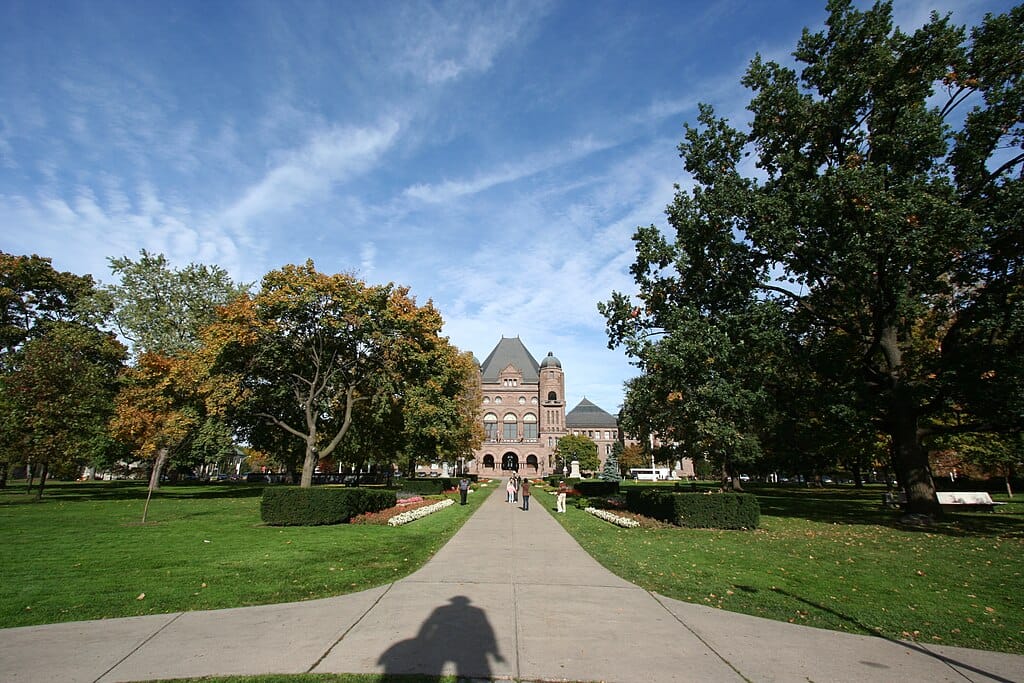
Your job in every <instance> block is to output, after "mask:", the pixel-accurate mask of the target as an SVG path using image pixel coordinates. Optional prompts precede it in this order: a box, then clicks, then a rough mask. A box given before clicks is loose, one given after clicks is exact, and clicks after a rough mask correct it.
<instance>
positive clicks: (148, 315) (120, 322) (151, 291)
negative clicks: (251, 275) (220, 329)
mask: <svg viewBox="0 0 1024 683" xmlns="http://www.w3.org/2000/svg"><path fill="white" fill-rule="evenodd" d="M109 261H110V270H111V272H112V273H113V274H114V275H115V276H117V277H118V278H120V284H116V285H108V286H106V287H104V288H103V290H102V293H103V296H102V298H101V301H103V302H104V303H105V305H106V306H107V307H108V308H109V310H110V313H111V316H112V317H113V319H114V322H115V324H116V325H117V327H118V330H119V331H120V332H121V334H122V336H124V338H125V339H128V340H129V341H131V343H132V348H133V351H134V352H135V354H136V355H139V354H142V353H159V354H163V355H176V354H179V353H181V352H183V351H187V350H191V349H194V348H195V347H196V346H197V344H198V343H199V331H200V330H201V329H202V328H203V327H205V326H206V325H209V324H210V323H212V322H213V321H214V319H215V318H216V315H217V307H218V306H223V305H224V304H226V303H227V302H229V301H231V300H232V299H234V298H235V297H237V296H239V295H241V294H242V293H244V292H245V291H246V290H247V287H246V286H245V285H239V284H236V283H234V282H233V281H232V280H231V278H230V277H229V275H228V273H227V271H226V270H224V269H223V268H221V267H220V266H207V265H203V264H199V263H190V264H189V265H187V266H186V267H184V268H182V269H175V268H172V267H171V265H170V264H169V263H168V261H167V259H166V258H165V257H164V255H163V254H151V253H149V252H148V251H146V250H145V249H143V250H142V251H141V252H140V254H139V259H138V260H137V261H133V260H132V259H130V258H128V257H126V256H125V257H122V258H111V259H109Z"/></svg>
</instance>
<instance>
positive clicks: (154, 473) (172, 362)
mask: <svg viewBox="0 0 1024 683" xmlns="http://www.w3.org/2000/svg"><path fill="white" fill-rule="evenodd" d="M110 268H111V271H112V272H113V273H114V274H115V275H117V276H119V278H120V283H119V284H116V285H108V286H106V287H104V288H103V290H102V292H101V295H100V297H99V301H100V302H101V304H102V305H103V306H104V308H105V309H106V310H107V311H108V313H109V315H110V316H111V318H112V319H113V321H114V323H115V325H116V326H117V328H118V330H119V332H120V333H121V335H122V336H123V337H124V338H125V339H128V340H129V341H130V342H131V344H132V351H133V356H134V360H135V363H134V365H133V367H131V368H130V369H129V370H128V371H127V372H126V374H125V376H124V378H123V379H124V387H125V388H124V392H123V395H122V396H120V397H119V399H118V401H117V420H116V422H115V423H114V425H113V427H114V429H115V431H116V432H117V433H118V434H119V435H120V438H122V439H123V440H124V441H125V442H126V443H130V444H132V445H133V446H134V447H135V448H136V449H137V453H138V454H139V455H141V456H143V457H145V458H146V459H151V460H152V462H153V467H152V469H151V472H150V492H152V490H153V489H155V488H157V487H158V486H159V482H160V474H161V472H162V470H163V467H164V465H165V464H166V463H167V462H168V460H169V459H170V458H171V457H172V456H173V458H174V462H175V464H177V465H178V466H179V467H183V468H190V467H192V466H194V465H195V464H197V461H198V462H205V461H207V460H205V459H206V458H212V459H214V460H216V459H219V457H220V456H221V455H223V454H224V453H225V452H226V451H228V450H229V449H231V448H232V447H233V443H232V439H231V433H230V430H229V429H228V427H227V425H226V424H225V423H224V422H223V421H222V420H221V419H220V417H219V415H218V414H217V413H216V412H210V411H208V410H207V406H206V401H205V391H210V390H212V389H211V387H210V386H208V385H209V382H210V377H209V376H208V368H209V363H208V360H209V359H208V357H207V356H204V355H203V353H202V348H201V341H200V337H199V332H200V330H201V329H202V328H203V327H205V326H206V325H209V324H210V323H212V322H213V321H214V320H215V319H216V316H217V308H218V307H219V306H222V305H224V304H226V303H227V302H228V301H230V300H231V299H233V298H235V297H237V296H239V295H241V294H242V293H243V292H244V291H245V290H246V288H245V287H244V286H242V285H238V284H236V283H234V282H233V281H232V280H231V278H230V277H229V276H228V273H227V271H225V270H223V269H222V268H220V267H218V266H207V265H203V264H196V263H191V264H189V265H188V266H186V267H184V268H181V269H175V268H172V267H171V266H170V264H169V263H168V262H167V259H166V258H165V257H164V256H163V255H162V254H156V255H154V254H150V253H149V252H147V251H145V250H143V251H142V252H141V254H140V256H139V259H138V260H137V261H136V260H132V259H130V258H128V257H122V258H112V259H110ZM204 386H205V388H204ZM142 421H148V423H147V424H143V422H142ZM147 503H148V500H147ZM143 517H145V513H143Z"/></svg>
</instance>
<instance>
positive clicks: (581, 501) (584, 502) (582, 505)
mask: <svg viewBox="0 0 1024 683" xmlns="http://www.w3.org/2000/svg"><path fill="white" fill-rule="evenodd" d="M573 505H575V506H576V509H577V510H586V509H587V508H588V507H590V499H589V498H587V497H585V496H580V497H579V498H574V499H573Z"/></svg>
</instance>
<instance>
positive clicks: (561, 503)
mask: <svg viewBox="0 0 1024 683" xmlns="http://www.w3.org/2000/svg"><path fill="white" fill-rule="evenodd" d="M568 492H569V487H568V486H566V485H565V481H560V482H558V495H557V496H556V498H555V500H556V501H557V502H558V506H557V507H556V508H555V509H556V510H558V512H565V494H567V493H568Z"/></svg>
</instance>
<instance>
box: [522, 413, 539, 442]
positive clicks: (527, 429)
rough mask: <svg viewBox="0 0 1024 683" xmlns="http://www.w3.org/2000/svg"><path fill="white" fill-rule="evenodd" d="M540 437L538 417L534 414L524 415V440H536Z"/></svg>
mask: <svg viewBox="0 0 1024 683" xmlns="http://www.w3.org/2000/svg"><path fill="white" fill-rule="evenodd" d="M538 436H539V434H538V432H537V416H536V415H534V414H533V413H527V414H526V415H523V438H524V439H536V438H537V437H538Z"/></svg>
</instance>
